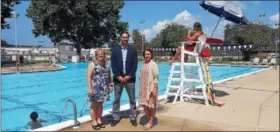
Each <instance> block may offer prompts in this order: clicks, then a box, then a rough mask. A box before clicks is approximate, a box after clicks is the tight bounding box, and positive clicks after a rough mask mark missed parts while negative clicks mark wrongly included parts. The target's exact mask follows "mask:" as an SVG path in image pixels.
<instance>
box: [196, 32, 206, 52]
mask: <svg viewBox="0 0 280 132" xmlns="http://www.w3.org/2000/svg"><path fill="white" fill-rule="evenodd" d="M206 40H207V36H206V35H204V34H203V35H201V36H200V37H198V42H197V44H196V48H195V49H196V51H197V53H199V54H200V53H201V51H202V48H203V46H204V45H205V43H206Z"/></svg>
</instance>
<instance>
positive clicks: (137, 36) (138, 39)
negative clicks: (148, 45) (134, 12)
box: [132, 29, 145, 52]
mask: <svg viewBox="0 0 280 132" xmlns="http://www.w3.org/2000/svg"><path fill="white" fill-rule="evenodd" d="M132 39H133V42H134V46H135V48H136V49H137V51H138V52H139V51H140V52H142V34H141V32H140V31H139V30H138V29H134V30H133V31H132ZM143 42H145V35H144V36H143Z"/></svg>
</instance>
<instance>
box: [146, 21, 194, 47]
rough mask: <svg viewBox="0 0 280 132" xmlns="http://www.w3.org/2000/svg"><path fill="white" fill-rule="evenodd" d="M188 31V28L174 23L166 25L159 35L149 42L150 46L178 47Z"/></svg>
mask: <svg viewBox="0 0 280 132" xmlns="http://www.w3.org/2000/svg"><path fill="white" fill-rule="evenodd" d="M188 30H189V28H186V27H185V26H183V25H179V24H176V23H171V24H168V25H166V28H165V29H162V30H161V31H160V33H159V34H157V35H156V37H154V38H153V39H152V40H151V43H152V45H158V46H162V47H164V48H170V47H178V46H179V45H180V43H179V42H182V41H183V40H184V38H185V37H186V34H187V31H188Z"/></svg>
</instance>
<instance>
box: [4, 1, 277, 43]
mask: <svg viewBox="0 0 280 132" xmlns="http://www.w3.org/2000/svg"><path fill="white" fill-rule="evenodd" d="M199 2H200V1H125V5H124V7H123V8H122V9H121V12H120V15H121V21H126V22H128V23H129V32H132V30H133V29H139V30H140V31H141V32H142V31H143V33H144V34H145V36H146V38H147V40H148V41H149V40H151V39H152V38H153V37H154V36H155V35H156V34H157V33H158V32H159V31H160V30H161V29H163V28H164V26H165V24H168V23H170V22H174V23H178V24H181V25H184V26H186V27H192V25H193V23H194V22H196V21H199V22H201V24H202V26H203V27H202V28H203V30H204V32H205V33H206V34H207V35H208V36H210V34H211V32H212V31H213V29H214V27H215V25H216V23H217V22H218V20H219V17H217V16H215V15H213V14H211V13H209V12H208V11H206V10H204V9H203V8H202V7H200V6H199ZM234 3H235V4H237V5H239V6H240V7H241V8H242V9H243V11H244V14H245V16H246V17H247V19H248V20H249V21H250V22H252V21H256V20H261V21H263V22H264V23H265V24H268V25H271V26H275V23H278V22H279V1H234ZM29 4H30V1H22V2H21V4H19V5H16V6H15V7H14V9H15V11H16V12H17V13H18V14H20V16H19V17H18V19H17V36H18V37H17V40H18V44H24V45H42V46H44V47H52V46H53V44H52V42H51V41H50V39H49V38H48V37H45V36H40V37H38V38H35V37H34V35H33V34H32V31H31V30H32V29H33V24H32V20H31V19H29V18H27V17H26V15H25V14H26V9H27V8H28V6H29ZM261 13H265V17H264V18H259V14H261ZM141 20H145V23H144V24H143V25H142V24H141V23H140V21H141ZM7 22H8V23H10V24H11V28H10V29H4V30H2V39H3V40H6V41H7V42H8V43H10V44H14V43H15V28H14V25H15V21H14V19H7ZM226 24H230V22H228V21H227V20H224V19H221V21H220V24H219V25H218V27H217V29H216V31H215V32H214V36H213V37H216V38H220V39H223V37H224V33H223V30H224V26H225V25H226ZM142 26H143V28H142Z"/></svg>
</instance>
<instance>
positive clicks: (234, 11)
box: [199, 1, 249, 25]
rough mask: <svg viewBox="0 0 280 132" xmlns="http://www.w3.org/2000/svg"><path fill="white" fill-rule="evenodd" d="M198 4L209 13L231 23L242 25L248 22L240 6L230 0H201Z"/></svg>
mask: <svg viewBox="0 0 280 132" xmlns="http://www.w3.org/2000/svg"><path fill="white" fill-rule="evenodd" d="M199 5H200V6H201V7H202V8H204V9H205V10H207V11H209V12H210V13H212V14H215V15H216V16H218V17H221V18H222V17H223V18H225V19H226V20H228V21H231V22H233V23H236V24H242V25H247V24H248V23H249V22H248V19H247V18H246V17H245V16H244V14H243V11H242V9H241V7H240V6H238V5H237V4H236V3H233V2H232V1H202V2H200V4H199Z"/></svg>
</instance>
